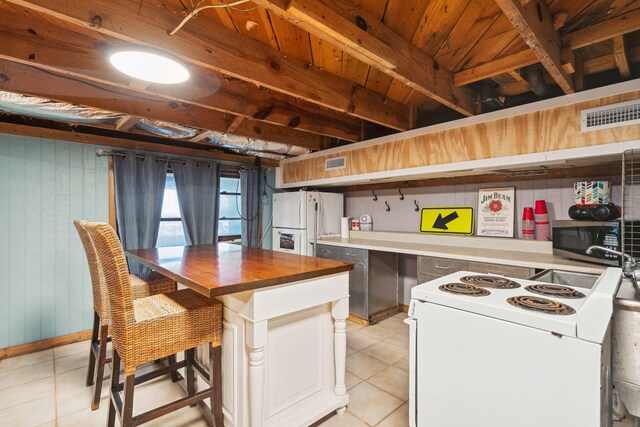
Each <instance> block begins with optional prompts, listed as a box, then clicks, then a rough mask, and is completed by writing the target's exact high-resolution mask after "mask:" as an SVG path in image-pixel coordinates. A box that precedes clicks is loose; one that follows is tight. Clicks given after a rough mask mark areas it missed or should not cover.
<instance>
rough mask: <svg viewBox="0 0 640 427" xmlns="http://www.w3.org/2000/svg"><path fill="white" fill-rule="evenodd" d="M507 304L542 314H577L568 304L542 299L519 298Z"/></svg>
mask: <svg viewBox="0 0 640 427" xmlns="http://www.w3.org/2000/svg"><path fill="white" fill-rule="evenodd" d="M507 302H508V303H509V304H511V305H513V306H515V307H520V308H524V309H525V310H531V311H537V312H540V313H547V314H562V315H570V314H575V312H576V311H575V310H574V309H573V308H571V307H569V306H568V305H566V304H563V303H561V302H558V301H552V300H550V299H546V298H542V297H535V296H517V297H511V298H508V299H507Z"/></svg>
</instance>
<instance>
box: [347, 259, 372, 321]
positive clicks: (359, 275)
mask: <svg viewBox="0 0 640 427" xmlns="http://www.w3.org/2000/svg"><path fill="white" fill-rule="evenodd" d="M349 314H350V315H352V316H357V317H360V318H361V319H367V317H368V307H367V266H366V265H364V264H359V263H358V264H354V265H353V270H351V271H350V272H349Z"/></svg>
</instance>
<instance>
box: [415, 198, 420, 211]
mask: <svg viewBox="0 0 640 427" xmlns="http://www.w3.org/2000/svg"><path fill="white" fill-rule="evenodd" d="M413 204H414V205H416V212H420V205H419V204H418V201H417V200H414V201H413Z"/></svg>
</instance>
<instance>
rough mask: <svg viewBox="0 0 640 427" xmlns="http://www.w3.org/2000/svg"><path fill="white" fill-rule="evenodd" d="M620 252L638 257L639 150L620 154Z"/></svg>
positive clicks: (639, 215)
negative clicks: (621, 220)
mask: <svg viewBox="0 0 640 427" xmlns="http://www.w3.org/2000/svg"><path fill="white" fill-rule="evenodd" d="M622 219H623V223H622V236H623V240H622V250H623V251H624V252H625V253H628V254H629V255H631V256H633V257H638V256H640V150H628V151H625V152H624V153H623V154H622Z"/></svg>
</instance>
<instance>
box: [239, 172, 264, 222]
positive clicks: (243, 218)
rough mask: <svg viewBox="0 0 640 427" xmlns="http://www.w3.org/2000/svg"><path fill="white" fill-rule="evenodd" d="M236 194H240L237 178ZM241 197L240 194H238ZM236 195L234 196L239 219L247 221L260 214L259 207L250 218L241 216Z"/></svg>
mask: <svg viewBox="0 0 640 427" xmlns="http://www.w3.org/2000/svg"><path fill="white" fill-rule="evenodd" d="M236 194H241V193H240V180H239V179H238V182H237V183H236ZM240 197H242V196H240ZM238 198H239V197H238V196H236V211H238V216H239V217H240V219H241V220H243V221H246V222H249V221H253V220H254V219H256V218H257V217H258V215H259V214H260V209H258V211H257V212H256V214H255V215H254V216H252V217H251V218H248V219H247V218H245V217H243V216H242V213H241V212H240V206H238Z"/></svg>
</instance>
